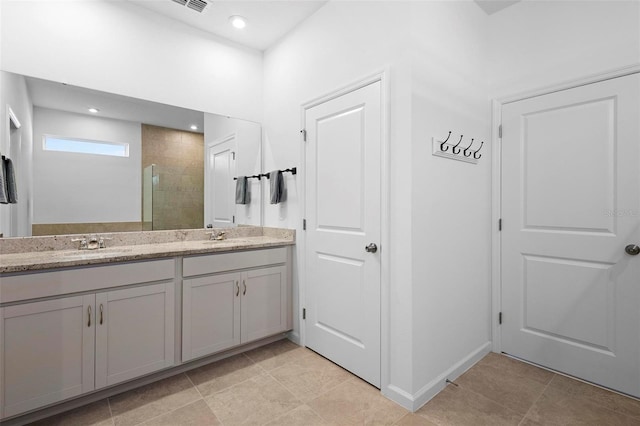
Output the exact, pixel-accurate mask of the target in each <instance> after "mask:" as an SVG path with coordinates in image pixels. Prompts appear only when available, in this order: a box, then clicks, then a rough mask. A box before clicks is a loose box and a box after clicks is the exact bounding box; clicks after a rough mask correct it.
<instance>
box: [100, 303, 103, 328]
mask: <svg viewBox="0 0 640 426" xmlns="http://www.w3.org/2000/svg"><path fill="white" fill-rule="evenodd" d="M102 316H103V312H102V303H101V304H100V325H102V319H103V318H102Z"/></svg>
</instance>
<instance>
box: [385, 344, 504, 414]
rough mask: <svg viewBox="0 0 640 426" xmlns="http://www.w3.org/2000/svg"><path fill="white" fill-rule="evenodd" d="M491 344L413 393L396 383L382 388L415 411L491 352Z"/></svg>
mask: <svg viewBox="0 0 640 426" xmlns="http://www.w3.org/2000/svg"><path fill="white" fill-rule="evenodd" d="M491 345H492V343H491V342H486V343H485V344H483V345H482V346H480V347H479V348H477V349H476V350H474V351H473V352H471V353H470V354H469V355H467V356H466V357H464V358H463V359H462V360H460V361H458V362H457V363H456V364H454V365H453V366H452V367H451V368H449V369H448V370H446V371H445V372H443V373H442V374H440V375H439V376H438V377H436V378H435V379H433V380H432V381H430V382H429V383H427V384H426V385H425V386H423V387H422V389H420V390H419V391H418V392H416V393H415V394H413V395H412V394H410V393H409V392H406V391H405V390H403V389H400V388H398V387H397V386H394V385H389V386H387V387H386V388H385V389H383V390H382V394H383V395H384V396H386V397H387V398H389V399H390V400H392V401H394V402H395V403H397V404H399V405H401V406H402V407H404V408H406V409H407V410H409V411H411V412H415V411H417V410H418V409H419V408H420V407H422V406H423V405H424V404H426V403H427V402H429V401H430V400H431V399H432V398H433V397H434V396H436V395H437V394H438V393H439V392H440V391H442V390H443V389H444V388H445V386H446V385H447V383H446V380H447V379H449V380H452V381H453V380H455V379H457V378H458V377H460V376H461V375H462V374H463V373H464V372H465V371H467V370H468V369H470V368H471V367H473V366H474V365H475V364H476V363H477V362H478V361H480V360H481V359H482V358H483V357H484V356H485V355H486V354H488V353H489V352H491Z"/></svg>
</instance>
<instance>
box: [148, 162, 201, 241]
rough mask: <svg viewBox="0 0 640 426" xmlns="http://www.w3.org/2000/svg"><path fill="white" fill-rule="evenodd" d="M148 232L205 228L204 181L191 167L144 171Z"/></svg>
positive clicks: (199, 172) (154, 165)
mask: <svg viewBox="0 0 640 426" xmlns="http://www.w3.org/2000/svg"><path fill="white" fill-rule="evenodd" d="M142 185H143V197H142V198H143V199H142V221H143V229H144V230H145V231H157V230H167V229H195V228H202V227H203V223H204V179H203V177H202V172H201V171H199V170H196V171H193V170H191V168H190V167H183V166H163V165H158V164H152V165H150V166H147V167H145V168H144V172H143V184H142Z"/></svg>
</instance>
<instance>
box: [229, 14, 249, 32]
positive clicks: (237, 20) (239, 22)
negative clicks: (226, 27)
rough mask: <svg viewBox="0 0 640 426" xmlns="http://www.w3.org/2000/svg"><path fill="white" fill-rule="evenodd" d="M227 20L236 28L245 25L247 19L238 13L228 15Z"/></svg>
mask: <svg viewBox="0 0 640 426" xmlns="http://www.w3.org/2000/svg"><path fill="white" fill-rule="evenodd" d="M229 22H231V25H233V26H234V27H235V28H238V29H242V28H244V27H246V26H247V20H246V19H245V18H243V17H242V16H239V15H234V16H230V17H229Z"/></svg>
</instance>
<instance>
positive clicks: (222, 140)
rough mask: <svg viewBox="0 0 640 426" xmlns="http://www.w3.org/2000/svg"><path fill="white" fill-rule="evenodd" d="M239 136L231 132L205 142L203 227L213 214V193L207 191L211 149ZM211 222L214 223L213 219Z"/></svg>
mask: <svg viewBox="0 0 640 426" xmlns="http://www.w3.org/2000/svg"><path fill="white" fill-rule="evenodd" d="M237 137H238V133H237V132H233V133H229V134H228V135H226V136H222V137H219V138H217V139H214V140H212V141H211V142H205V144H204V223H203V224H202V226H203V228H206V226H207V218H208V217H209V215H210V214H212V212H211V195H210V194H209V191H207V184H208V183H209V177H210V175H211V170H210V169H209V156H208V154H209V150H210V149H212V148H213V147H215V146H217V145H220V144H223V143H225V142H228V141H230V140H232V139H235V140H237ZM236 150H237V142H236ZM261 189H262V188H261ZM234 198H235V197H234ZM234 215H235V212H234ZM211 222H212V223H213V220H212V221H211Z"/></svg>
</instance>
